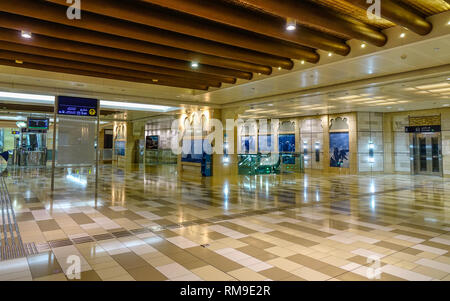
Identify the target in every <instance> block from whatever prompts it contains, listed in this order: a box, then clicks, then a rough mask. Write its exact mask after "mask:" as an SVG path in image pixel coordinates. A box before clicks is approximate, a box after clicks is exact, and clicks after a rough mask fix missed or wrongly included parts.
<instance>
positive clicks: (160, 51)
mask: <svg viewBox="0 0 450 301" xmlns="http://www.w3.org/2000/svg"><path fill="white" fill-rule="evenodd" d="M0 27H4V28H9V29H15V30H19V31H20V30H28V31H30V32H32V33H37V34H41V35H44V36H49V37H54V38H58V39H65V40H70V41H75V42H81V43H87V44H94V45H98V46H103V47H110V48H116V49H122V50H128V51H134V52H140V53H146V54H150V55H156V56H162V57H168V58H175V59H179V60H185V61H198V62H202V63H203V64H208V65H213V66H218V67H222V68H229V69H237V70H242V71H247V72H261V73H265V74H267V73H269V74H270V72H271V71H270V67H267V66H263V65H257V64H252V63H248V62H244V61H238V60H232V59H227V58H223V57H217V56H212V55H206V54H200V53H196V52H191V51H187V50H183V49H178V48H172V47H167V46H163V45H159V44H151V43H147V42H142V41H138V40H133V39H127V38H122V37H117V36H113V35H109V34H103V33H100V32H94V31H89V30H84V29H79V28H74V27H70V26H66V25H61V24H56V23H52V22H47V21H41V20H39V19H35V18H29V17H23V16H19V15H13V14H8V13H2V12H0Z"/></svg>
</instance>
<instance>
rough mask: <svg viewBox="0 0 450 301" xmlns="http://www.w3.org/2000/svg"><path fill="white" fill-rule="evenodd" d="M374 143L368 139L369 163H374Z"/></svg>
mask: <svg viewBox="0 0 450 301" xmlns="http://www.w3.org/2000/svg"><path fill="white" fill-rule="evenodd" d="M374 151H375V144H374V143H373V142H372V141H369V163H375V154H374Z"/></svg>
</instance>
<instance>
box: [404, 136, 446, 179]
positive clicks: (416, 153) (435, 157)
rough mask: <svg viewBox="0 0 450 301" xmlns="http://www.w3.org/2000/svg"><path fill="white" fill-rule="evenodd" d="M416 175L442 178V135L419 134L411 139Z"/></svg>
mask: <svg viewBox="0 0 450 301" xmlns="http://www.w3.org/2000/svg"><path fill="white" fill-rule="evenodd" d="M411 146H412V150H411V156H412V159H413V160H412V165H413V166H412V167H413V171H414V174H423V175H436V176H442V151H441V133H420V134H419V133H417V134H412V137H411Z"/></svg>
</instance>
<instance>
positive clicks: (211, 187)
mask: <svg viewBox="0 0 450 301" xmlns="http://www.w3.org/2000/svg"><path fill="white" fill-rule="evenodd" d="M49 177H50V172H49V170H13V171H10V175H9V176H8V178H7V179H6V183H7V184H8V189H9V193H10V196H11V201H12V204H13V206H14V209H15V213H16V217H17V223H18V225H19V228H20V234H21V237H22V240H23V242H24V243H25V244H27V246H28V247H27V249H28V256H27V257H23V258H17V259H12V260H4V261H1V262H0V280H68V277H67V275H72V273H73V268H71V267H73V265H72V264H73V263H74V262H76V260H75V261H74V256H72V255H75V256H78V258H80V264H81V280H167V279H168V280H267V279H271V280H368V279H371V278H373V279H374V280H376V279H380V280H435V279H439V280H450V252H449V251H450V234H449V231H450V222H449V214H450V197H449V195H450V185H449V182H450V180H449V179H442V178H434V177H411V176H403V175H383V176H380V175H378V176H377V175H374V176H373V177H370V176H336V175H303V174H296V175H294V174H292V175H279V176H272V175H266V176H256V177H245V176H241V177H236V178H233V179H220V178H218V177H215V180H214V181H215V182H211V180H208V179H207V180H205V179H201V180H200V179H197V180H195V179H193V178H191V179H188V178H185V179H183V180H179V179H177V176H176V168H175V167H174V166H169V167H152V168H147V169H146V170H145V171H144V170H142V169H139V168H128V169H127V170H126V171H124V170H121V169H117V168H114V167H110V166H104V167H102V168H101V170H100V176H99V185H98V191H97V193H96V191H95V187H96V186H95V175H94V173H93V172H91V170H86V169H83V170H75V169H64V170H62V169H61V170H59V171H58V176H57V179H56V187H57V189H56V191H55V193H54V194H53V195H52V194H51V193H50V191H49V190H50V189H49V187H50V180H49ZM75 258H77V257H75Z"/></svg>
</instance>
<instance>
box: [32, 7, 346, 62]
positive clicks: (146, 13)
mask: <svg viewBox="0 0 450 301" xmlns="http://www.w3.org/2000/svg"><path fill="white" fill-rule="evenodd" d="M27 1H31V0H27ZM47 2H53V3H57V4H61V5H67V6H68V5H70V4H67V2H66V1H65V0H63V1H59V0H50V1H47ZM142 4H143V3H141V4H139V3H137V2H136V3H129V2H128V3H127V2H126V1H108V0H89V1H86V3H83V6H82V9H83V11H89V12H92V13H96V14H100V15H104V16H114V17H115V18H118V19H122V20H126V21H129V22H133V23H134V24H133V26H131V25H130V26H129V28H130V29H131V28H132V29H133V31H134V32H135V34H136V35H140V34H142V36H144V37H145V36H146V34H145V32H146V31H147V32H152V30H150V28H146V27H143V26H142V25H148V26H151V27H152V28H155V27H156V28H160V29H164V30H167V31H169V32H163V34H164V35H165V36H167V35H169V36H174V38H176V40H180V35H179V34H182V35H187V36H193V37H197V38H200V39H202V40H203V39H204V40H203V41H205V40H208V41H215V42H218V43H223V44H226V45H233V46H236V47H241V48H244V49H251V50H254V51H258V52H261V53H268V54H272V55H276V56H279V57H285V58H294V59H301V60H307V61H308V62H317V61H318V59H319V58H318V55H317V53H315V51H314V49H311V48H308V47H305V46H301V45H298V44H292V43H283V42H281V41H280V40H274V39H271V38H268V37H262V36H257V35H255V34H253V33H251V32H245V31H242V30H239V29H236V28H230V27H225V26H223V25H220V24H214V23H211V22H205V21H202V20H198V19H193V18H192V17H189V16H187V15H186V16H180V15H179V14H174V13H171V12H170V11H168V10H161V9H158V8H156V7H149V6H148V5H142ZM63 17H64V16H63ZM89 17H90V16H89V14H87V13H85V14H84V15H83V17H82V22H79V23H83V26H86V22H90V21H91V20H89ZM87 19H88V20H87ZM66 20H67V19H66ZM122 23H123V22H122ZM136 23H138V24H139V25H141V26H139V25H138V24H136ZM119 24H120V22H119V21H118V22H115V23H114V24H108V26H110V25H112V27H113V28H114V27H116V26H117V27H119ZM77 25H78V24H77ZM77 25H76V26H77ZM122 29H123V27H122ZM153 31H154V30H153ZM175 32H176V33H178V35H174V34H173V33H175ZM306 34H308V33H307V32H305V35H306ZM147 35H148V33H147ZM311 38H313V39H314V41H317V43H318V44H320V43H319V41H320V42H322V43H323V44H324V45H325V44H327V45H328V46H329V47H333V46H334V47H336V48H333V49H334V50H336V51H339V46H345V44H344V45H340V44H339V43H340V42H341V41H340V40H339V39H333V37H331V38H329V39H328V38H326V37H323V36H322V35H318V36H317V35H314V36H313V37H311ZM322 40H323V41H322ZM157 43H160V42H159V41H158V42H157ZM203 43H204V42H203ZM209 43H211V42H209ZM183 44H184V43H183ZM168 46H173V45H168ZM173 47H177V46H173ZM256 63H258V62H256ZM271 66H274V67H276V66H275V65H271Z"/></svg>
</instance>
